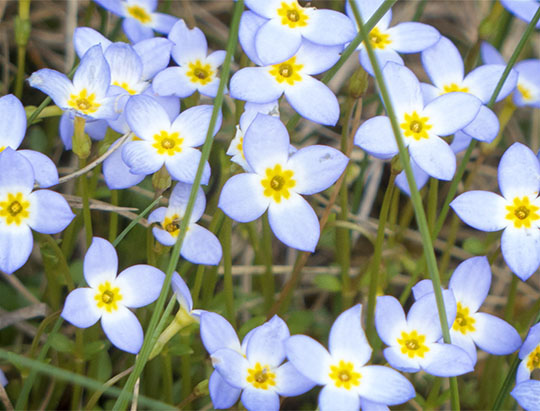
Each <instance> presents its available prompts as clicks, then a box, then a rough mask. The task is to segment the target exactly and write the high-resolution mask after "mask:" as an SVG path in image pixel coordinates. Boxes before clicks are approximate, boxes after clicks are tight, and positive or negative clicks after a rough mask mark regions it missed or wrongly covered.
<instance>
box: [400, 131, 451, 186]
mask: <svg viewBox="0 0 540 411" xmlns="http://www.w3.org/2000/svg"><path fill="white" fill-rule="evenodd" d="M409 152H410V153H411V157H412V158H413V159H414V161H415V163H416V164H417V165H418V167H420V168H421V169H422V170H424V171H425V172H426V173H427V174H429V175H430V176H431V177H435V178H437V179H439V180H451V179H452V177H453V176H454V173H455V172H456V155H455V154H454V152H453V151H452V149H451V148H450V146H449V145H448V143H447V142H446V141H444V140H443V139H442V138H439V137H437V136H430V137H429V138H428V139H422V140H420V141H417V140H414V139H411V142H410V144H409Z"/></svg>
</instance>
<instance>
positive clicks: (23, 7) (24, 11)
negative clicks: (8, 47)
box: [14, 0, 32, 99]
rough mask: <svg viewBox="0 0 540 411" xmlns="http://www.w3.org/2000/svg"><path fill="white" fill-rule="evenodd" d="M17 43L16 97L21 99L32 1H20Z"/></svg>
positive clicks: (16, 32) (16, 24) (16, 20)
mask: <svg viewBox="0 0 540 411" xmlns="http://www.w3.org/2000/svg"><path fill="white" fill-rule="evenodd" d="M14 28H15V42H16V43H17V77H16V79H15V96H16V97H17V98H18V99H20V98H21V97H22V90H23V85H24V69H25V61H26V46H27V44H28V38H29V37H30V31H31V30H32V24H31V22H30V0H19V15H18V16H17V17H16V18H15V27H14Z"/></svg>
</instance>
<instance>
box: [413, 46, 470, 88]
mask: <svg viewBox="0 0 540 411" xmlns="http://www.w3.org/2000/svg"><path fill="white" fill-rule="evenodd" d="M422 64H423V66H424V70H426V73H427V75H428V76H429V78H430V79H431V82H432V83H433V84H434V85H435V86H437V88H439V89H441V90H442V89H444V86H449V85H451V84H456V85H461V83H462V81H463V76H464V70H465V69H464V67H463V59H462V58H461V54H459V50H458V49H457V47H456V46H454V44H453V43H452V42H451V41H450V40H448V39H447V38H446V37H441V38H440V39H439V41H438V42H437V43H435V45H433V46H431V47H430V48H428V49H426V50H424V51H423V52H422Z"/></svg>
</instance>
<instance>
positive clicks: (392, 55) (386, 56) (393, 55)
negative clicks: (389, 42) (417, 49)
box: [358, 48, 404, 76]
mask: <svg viewBox="0 0 540 411" xmlns="http://www.w3.org/2000/svg"><path fill="white" fill-rule="evenodd" d="M373 51H374V53H375V57H376V58H377V62H378V63H379V67H380V68H381V69H384V67H385V66H386V64H387V63H389V62H392V63H395V64H398V65H400V66H403V64H404V63H403V59H402V58H401V56H400V55H399V54H398V53H397V52H396V51H394V50H392V49H391V48H388V49H384V50H380V49H375V50H373ZM358 57H359V59H360V65H361V66H362V67H363V68H364V70H366V71H367V72H368V73H369V75H371V76H375V70H373V66H372V65H371V60H370V59H369V55H368V53H367V51H366V49H364V48H363V49H361V50H360V54H359V56H358Z"/></svg>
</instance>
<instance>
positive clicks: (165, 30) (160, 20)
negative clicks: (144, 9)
mask: <svg viewBox="0 0 540 411" xmlns="http://www.w3.org/2000/svg"><path fill="white" fill-rule="evenodd" d="M152 20H153V21H152V28H153V29H154V30H155V31H157V32H159V33H162V34H169V32H170V31H171V29H172V28H173V26H174V24H175V23H176V22H177V21H178V18H176V17H174V16H170V15H168V14H165V13H152Z"/></svg>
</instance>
